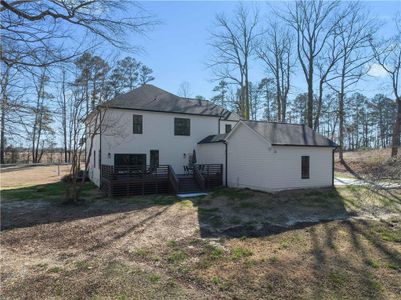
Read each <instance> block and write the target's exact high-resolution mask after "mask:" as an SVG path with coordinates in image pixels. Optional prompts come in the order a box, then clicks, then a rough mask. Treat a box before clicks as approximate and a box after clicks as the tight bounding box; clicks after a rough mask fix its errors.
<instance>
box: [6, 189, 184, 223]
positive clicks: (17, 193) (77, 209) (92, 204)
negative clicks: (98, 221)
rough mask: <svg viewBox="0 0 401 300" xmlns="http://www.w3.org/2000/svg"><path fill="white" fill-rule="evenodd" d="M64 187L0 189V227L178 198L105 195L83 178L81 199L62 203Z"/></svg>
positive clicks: (86, 215) (80, 216) (141, 206)
mask: <svg viewBox="0 0 401 300" xmlns="http://www.w3.org/2000/svg"><path fill="white" fill-rule="evenodd" d="M65 191H66V187H65V183H63V182H56V183H49V184H42V185H36V186H30V187H22V188H17V189H9V190H3V191H1V196H2V209H1V230H9V229H13V228H21V227H30V226H35V225H40V224H49V223H54V222H63V221H73V220H78V219H85V218H90V217H96V216H101V215H107V214H113V213H121V212H130V211H135V210H142V209H145V208H148V207H151V206H155V205H171V204H173V203H175V202H176V201H178V199H177V198H176V197H174V196H168V195H163V196H162V195H151V196H143V197H140V196H136V197H125V198H121V199H120V198H113V199H109V198H107V197H105V196H104V195H103V194H102V193H101V192H100V191H98V190H97V188H96V187H95V186H94V185H93V184H92V183H91V182H87V183H85V185H84V187H83V190H82V197H81V198H82V199H84V200H85V201H83V202H80V203H77V204H65V203H64V195H65Z"/></svg>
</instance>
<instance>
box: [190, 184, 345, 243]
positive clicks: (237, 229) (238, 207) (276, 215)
mask: <svg viewBox="0 0 401 300" xmlns="http://www.w3.org/2000/svg"><path fill="white" fill-rule="evenodd" d="M211 198H212V199H210V198H209V199H194V200H192V201H193V204H194V206H197V208H198V220H199V226H200V234H201V237H204V238H209V237H213V238H238V237H265V236H269V235H272V234H278V233H282V232H285V231H288V230H293V229H302V228H305V227H309V226H311V225H315V224H317V223H324V222H329V221H332V220H337V219H347V218H348V217H349V216H350V214H349V213H348V212H347V210H346V209H345V206H344V201H343V199H342V198H341V196H340V195H339V194H338V192H337V190H336V189H335V188H327V189H316V190H298V191H285V192H280V193H276V194H269V193H262V192H253V191H251V190H235V189H225V188H223V189H218V190H216V191H214V192H213V193H212V195H211Z"/></svg>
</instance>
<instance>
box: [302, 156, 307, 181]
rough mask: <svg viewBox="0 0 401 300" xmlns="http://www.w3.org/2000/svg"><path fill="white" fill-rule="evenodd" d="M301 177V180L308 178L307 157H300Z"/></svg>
mask: <svg viewBox="0 0 401 300" xmlns="http://www.w3.org/2000/svg"><path fill="white" fill-rule="evenodd" d="M301 177H302V179H308V178H309V156H302V158H301Z"/></svg>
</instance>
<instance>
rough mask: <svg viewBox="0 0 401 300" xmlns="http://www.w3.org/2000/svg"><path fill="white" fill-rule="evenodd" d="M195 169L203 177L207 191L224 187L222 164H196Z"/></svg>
mask: <svg viewBox="0 0 401 300" xmlns="http://www.w3.org/2000/svg"><path fill="white" fill-rule="evenodd" d="M194 169H195V170H199V173H200V174H201V175H202V177H203V179H204V189H205V190H208V189H211V188H215V187H218V186H221V185H223V165H222V164H195V165H194ZM194 174H195V172H194Z"/></svg>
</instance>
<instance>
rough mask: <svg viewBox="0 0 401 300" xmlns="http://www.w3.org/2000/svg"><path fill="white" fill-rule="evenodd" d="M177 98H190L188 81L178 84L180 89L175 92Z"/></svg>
mask: <svg viewBox="0 0 401 300" xmlns="http://www.w3.org/2000/svg"><path fill="white" fill-rule="evenodd" d="M177 94H178V96H181V97H183V98H191V96H192V92H191V84H190V83H189V82H188V81H184V82H182V83H181V84H180V87H179V88H178V92H177Z"/></svg>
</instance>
